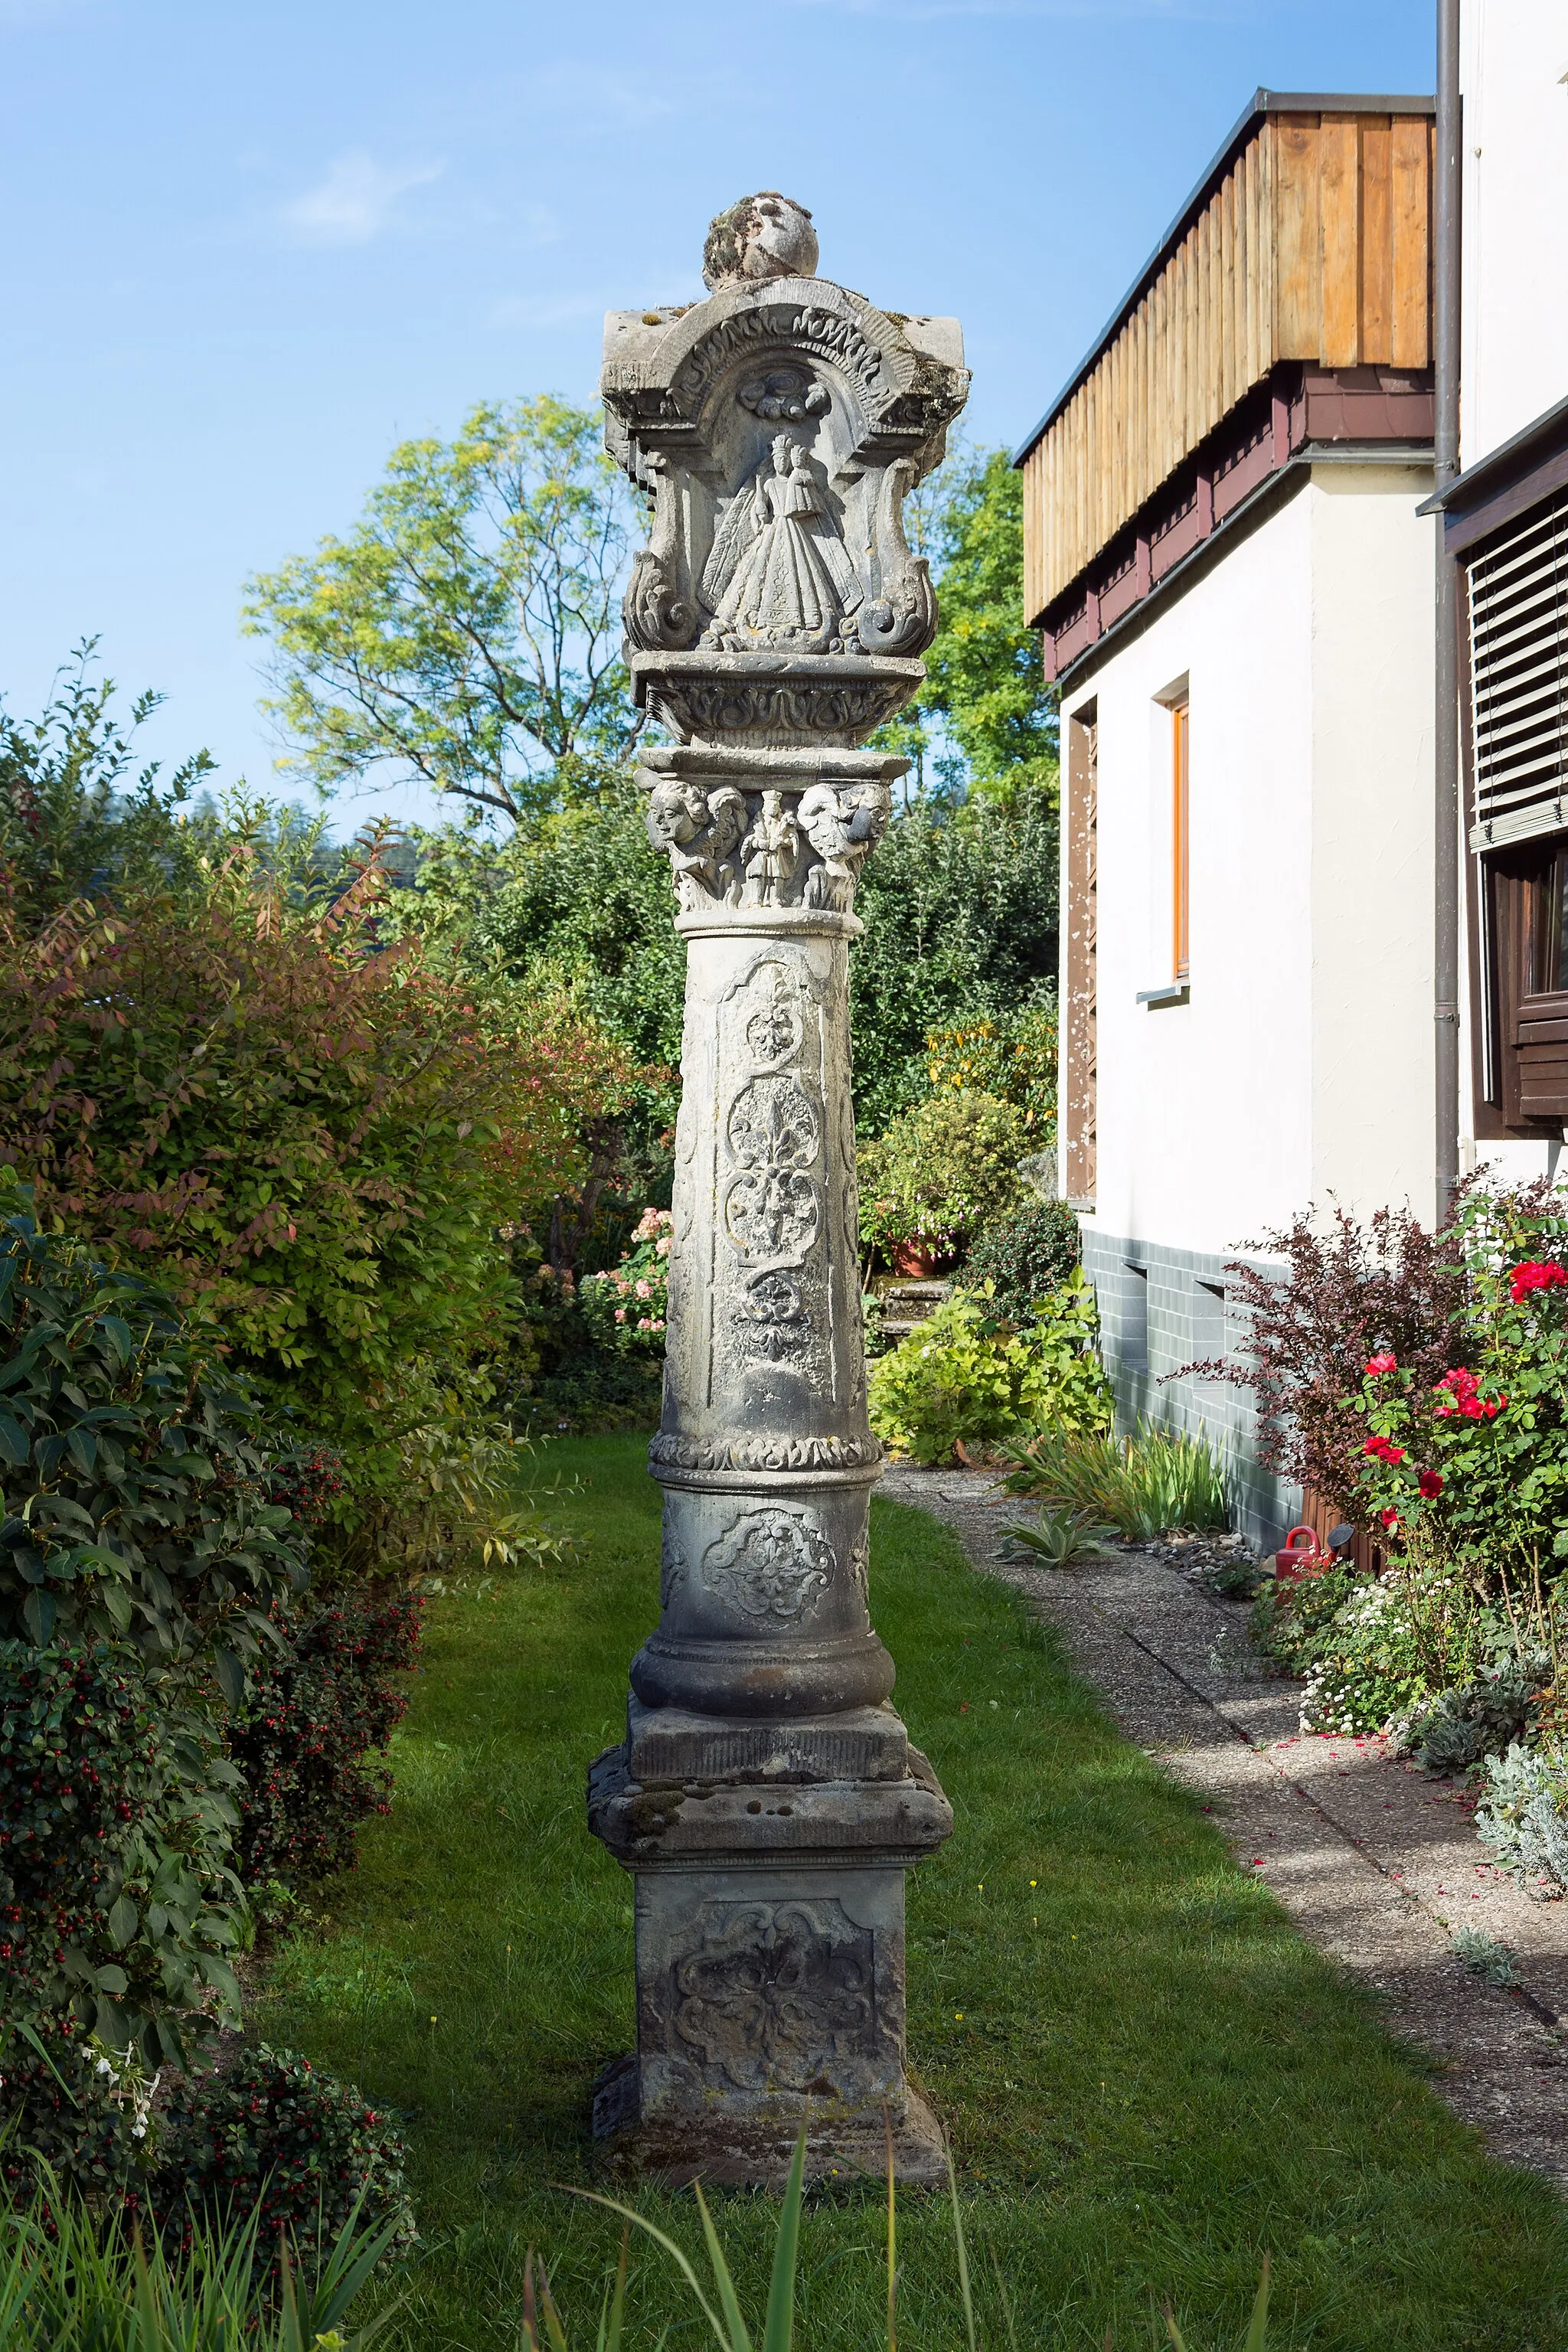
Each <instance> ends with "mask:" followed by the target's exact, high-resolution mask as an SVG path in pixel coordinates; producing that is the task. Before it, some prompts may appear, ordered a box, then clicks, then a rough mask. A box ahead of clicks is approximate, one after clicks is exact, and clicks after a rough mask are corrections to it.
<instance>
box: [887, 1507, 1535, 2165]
mask: <svg viewBox="0 0 1568 2352" xmlns="http://www.w3.org/2000/svg"><path fill="white" fill-rule="evenodd" d="M881 1491H882V1492H883V1493H884V1494H885V1495H887V1496H889V1497H890V1498H891V1499H892V1500H893V1501H895V1502H900V1503H913V1504H916V1505H918V1506H919V1507H921V1509H922V1510H926V1511H929V1512H931V1515H932V1516H933V1517H936V1518H938V1519H941V1520H942V1521H943V1522H944V1524H945V1525H947V1526H948V1527H950V1528H952V1530H953V1531H954V1533H955V1534H956V1535H957V1536H958V1537H959V1538H960V1539H961V1540H962V1542H963V1545H964V1548H965V1549H966V1550H967V1552H968V1554H969V1557H970V1559H971V1560H972V1561H973V1564H974V1565H975V1567H977V1568H980V1569H983V1570H985V1571H986V1572H987V1573H988V1574H990V1575H993V1576H996V1577H1000V1578H1002V1579H1003V1580H1005V1582H1007V1583H1009V1584H1012V1585H1015V1586H1016V1587H1017V1589H1018V1590H1019V1591H1021V1592H1023V1593H1025V1594H1026V1596H1027V1598H1028V1600H1029V1601H1031V1602H1032V1603H1033V1604H1035V1605H1036V1606H1037V1608H1038V1610H1039V1612H1040V1613H1041V1614H1042V1615H1043V1616H1045V1617H1047V1618H1048V1619H1049V1620H1050V1622H1052V1623H1053V1624H1054V1625H1056V1626H1057V1627H1058V1629H1059V1630H1060V1632H1061V1633H1062V1636H1063V1638H1064V1640H1065V1642H1066V1643H1067V1647H1068V1654H1069V1655H1070V1657H1071V1659H1072V1662H1073V1664H1075V1665H1076V1666H1077V1668H1078V1669H1079V1672H1080V1673H1081V1674H1082V1675H1084V1676H1085V1677H1086V1678H1087V1679H1088V1680H1089V1682H1091V1683H1093V1684H1094V1685H1096V1687H1097V1688H1098V1689H1099V1690H1100V1693H1101V1695H1102V1696H1103V1697H1104V1699H1105V1701H1106V1704H1107V1706H1109V1708H1110V1712H1111V1714H1112V1715H1113V1716H1114V1717H1115V1718H1116V1721H1117V1722H1118V1724H1119V1725H1120V1726H1121V1729H1122V1730H1123V1732H1125V1734H1126V1735H1127V1737H1128V1738H1130V1739H1132V1740H1134V1741H1136V1743H1137V1744H1138V1746H1139V1747H1141V1748H1143V1749H1144V1750H1145V1752H1146V1753H1147V1754H1148V1755H1150V1756H1152V1757H1153V1758H1154V1759H1156V1760H1157V1761H1158V1762H1159V1763H1160V1764H1162V1765H1163V1767H1164V1768H1165V1769H1166V1770H1167V1771H1170V1772H1172V1773H1173V1774H1174V1775H1175V1777H1176V1779H1177V1780H1181V1781H1182V1782H1183V1783H1184V1785H1185V1786H1187V1787H1188V1788H1191V1789H1194V1790H1197V1791H1199V1792H1200V1793H1201V1795H1202V1797H1203V1800H1204V1802H1205V1810H1210V1811H1213V1814H1214V1817H1215V1822H1216V1824H1217V1826H1218V1827H1219V1828H1220V1829H1221V1831H1222V1832H1224V1834H1225V1836H1226V1839H1227V1840H1228V1842H1229V1844H1230V1847H1231V1850H1232V1852H1233V1853H1235V1855H1236V1857H1237V1861H1238V1862H1239V1863H1241V1864H1243V1866H1244V1867H1245V1868H1247V1869H1248V1870H1256V1871H1257V1872H1258V1874H1259V1875H1260V1876H1262V1877H1264V1878H1266V1879H1267V1880H1268V1884H1269V1885H1270V1886H1272V1887H1273V1889H1274V1891H1275V1893H1276V1894H1277V1895H1278V1896H1279V1900H1280V1902H1281V1903H1282V1904H1283V1905H1284V1906H1285V1908H1286V1910H1287V1911H1288V1912H1289V1914H1290V1916H1291V1917H1292V1918H1293V1919H1294V1920H1295V1921H1296V1924H1297V1925H1298V1927H1300V1929H1301V1931H1302V1933H1303V1934H1304V1935H1307V1936H1310V1937H1311V1939H1312V1941H1313V1942H1314V1943H1316V1944H1318V1945H1320V1946H1321V1948H1322V1949H1323V1950H1324V1951H1326V1952H1331V1953H1332V1954H1333V1956H1334V1957H1335V1958H1336V1959H1339V1960H1341V1961H1342V1963H1343V1964H1344V1965H1345V1967H1346V1968H1348V1969H1351V1970H1352V1973H1353V1974H1354V1975H1356V1976H1358V1977H1360V1978H1361V1979H1363V1981H1366V1982H1368V1983H1370V1984H1372V1985H1373V1986H1375V1987H1376V1988H1377V1990H1378V1992H1379V1993H1380V1995H1381V1996H1382V1997H1383V2004H1384V2012H1385V2014H1386V2016H1387V2019H1388V2022H1389V2025H1390V2026H1391V2028H1392V2029H1393V2030H1394V2032H1397V2033H1400V2034H1402V2035H1403V2036H1405V2038H1406V2039H1407V2040H1409V2041H1411V2042H1415V2043H1418V2044H1420V2045H1422V2046H1424V2047H1425V2048H1426V2050H1427V2051H1429V2052H1430V2053H1432V2055H1433V2056H1434V2057H1435V2058H1436V2060H1437V2061H1438V2067H1439V2071H1438V2074H1437V2076H1436V2089H1437V2090H1438V2092H1439V2094H1440V2095H1441V2096H1442V2097H1443V2098H1445V2099H1446V2100H1447V2103H1448V2105H1450V2106H1451V2107H1453V2108H1454V2110H1455V2111H1456V2113H1457V2114H1458V2115H1460V2116H1463V2117H1464V2118H1465V2119H1466V2121H1467V2122H1468V2123H1472V2124H1474V2125H1476V2126H1478V2127H1479V2129H1480V2131H1482V2132H1483V2133H1484V2134H1485V2136H1486V2139H1487V2143H1488V2145H1489V2147H1490V2148H1491V2150H1492V2152H1493V2154H1494V2155H1497V2156H1500V2157H1504V2158H1508V2159H1509V2160H1510V2161H1511V2162H1513V2163H1516V2164H1526V2165H1530V2166H1531V2167H1533V2168H1534V2169H1536V2170H1537V2171H1540V2172H1544V2173H1547V2174H1549V2175H1550V2176H1551V2177H1552V2179H1554V2180H1556V2181H1557V2182H1558V2183H1559V2185H1560V2186H1562V2187H1563V2188H1564V2189H1568V1902H1554V1903H1546V1902H1535V1901H1532V1900H1531V1898H1530V1897H1529V1896H1528V1895H1525V1894H1524V1893H1523V1892H1522V1891H1521V1888H1520V1886H1519V1885H1518V1883H1517V1881H1516V1880H1515V1879H1514V1878H1513V1877H1512V1876H1511V1875H1510V1874H1505V1873H1503V1872H1501V1871H1499V1870H1497V1869H1495V1868H1494V1867H1493V1866H1492V1865H1491V1864H1489V1861H1488V1859H1487V1849H1486V1848H1485V1847H1484V1846H1482V1845H1481V1844H1480V1843H1479V1841H1478V1839H1477V1837H1476V1834H1475V1831H1474V1829H1473V1827H1472V1826H1471V1822H1470V1812H1469V1806H1468V1801H1467V1799H1466V1795H1465V1791H1464V1790H1463V1789H1462V1787H1460V1786H1459V1785H1458V1784H1457V1783H1455V1782H1452V1781H1447V1780H1433V1779H1430V1778H1428V1777H1427V1776H1426V1774H1425V1773H1422V1772H1419V1771H1417V1770H1416V1769H1415V1766H1413V1765H1410V1764H1407V1763H1405V1762H1403V1761H1402V1760H1401V1759H1399V1758H1397V1757H1395V1756H1394V1755H1391V1754H1390V1753H1389V1751H1388V1748H1387V1747H1386V1745H1385V1743H1384V1742H1383V1741H1382V1740H1378V1739H1354V1738H1342V1737H1341V1738H1335V1737H1331V1736H1326V1735H1325V1736H1318V1735H1313V1734H1305V1735H1303V1734H1302V1732H1301V1731H1300V1727H1299V1723H1298V1714H1297V1709H1298V1704H1299V1698H1300V1684H1298V1683H1294V1682H1286V1681H1281V1680H1276V1679H1271V1678H1266V1677H1265V1676H1264V1675H1263V1672H1262V1668H1261V1663H1260V1661H1259V1658H1258V1653H1257V1652H1256V1650H1255V1648H1254V1646H1253V1644H1252V1643H1251V1640H1250V1638H1249V1636H1248V1633H1247V1608H1246V1604H1245V1603H1240V1602H1227V1601H1221V1600H1219V1599H1216V1598H1215V1596H1214V1595H1213V1594H1212V1593H1210V1592H1208V1591H1205V1590H1204V1589H1203V1588H1202V1587H1201V1586H1200V1585H1199V1584H1197V1583H1195V1582H1194V1580H1193V1577H1192V1576H1191V1574H1189V1573H1186V1572H1184V1571H1183V1570H1181V1569H1179V1568H1177V1567H1174V1566H1173V1565H1171V1564H1170V1562H1169V1560H1168V1559H1166V1558H1165V1557H1164V1556H1163V1553H1162V1552H1159V1551H1146V1550H1127V1551H1118V1552H1117V1553H1116V1554H1115V1555H1114V1556H1112V1557H1111V1558H1109V1559H1105V1560H1103V1561H1099V1562H1094V1563H1090V1564H1089V1565H1086V1566H1081V1567H1077V1568H1073V1569H1070V1570H1052V1569H1046V1568H1037V1567H1034V1566H1031V1565H1027V1564H1025V1563H1023V1562H1019V1561H1015V1560H998V1559H995V1558H994V1550H995V1547H996V1544H997V1542H998V1540H999V1538H1000V1536H1001V1532H1002V1530H1003V1528H1005V1525H1006V1524H1007V1522H1008V1520H1009V1519H1011V1518H1013V1517H1018V1516H1020V1514H1021V1513H1022V1511H1023V1510H1025V1509H1026V1506H1021V1505H1020V1504H1018V1503H1017V1502H1016V1501H1014V1500H1013V1499H1012V1498H1011V1497H1009V1496H1001V1495H998V1494H997V1493H996V1492H995V1490H994V1485H993V1482H992V1481H991V1480H990V1479H989V1478H987V1477H986V1476H985V1475H984V1474H983V1473H964V1472H962V1471H953V1470H942V1471H929V1470H916V1469H912V1468H910V1467H907V1466H903V1465H900V1466H899V1467H897V1468H893V1469H890V1470H889V1471H888V1473H887V1474H886V1475H885V1476H884V1478H883V1481H882V1487H881ZM1463 1927H1475V1928H1479V1929H1480V1930H1481V1931H1482V1932H1483V1933H1484V1934H1486V1935H1488V1936H1489V1937H1494V1938H1495V1939H1496V1940H1497V1942H1499V1943H1500V1944H1504V1945H1507V1946H1508V1947H1509V1948H1510V1951H1511V1952H1512V1953H1513V1955H1514V1961H1515V1966H1516V1969H1517V1971H1518V1974H1519V1976H1520V1979H1521V1983H1520V1985H1519V1986H1518V1987H1517V1988H1515V1989H1512V1990H1501V1989H1500V1988H1498V1987H1495V1986H1491V1985H1489V1984H1487V1983H1486V1982H1485V1981H1484V1980H1483V1979H1480V1978H1479V1977H1477V1976H1475V1975H1474V1974H1473V1973H1472V1972H1471V1971H1470V1970H1469V1969H1466V1968H1465V1967H1464V1966H1463V1965H1462V1964H1461V1962H1460V1961H1459V1960H1458V1959H1457V1958H1455V1956H1454V1951H1453V1944H1452V1937H1453V1935H1454V1933H1455V1931H1456V1930H1458V1929H1460V1928H1463ZM1559 2019H1561V2020H1562V2021H1563V2026H1562V2029H1561V2030H1560V2028H1559Z"/></svg>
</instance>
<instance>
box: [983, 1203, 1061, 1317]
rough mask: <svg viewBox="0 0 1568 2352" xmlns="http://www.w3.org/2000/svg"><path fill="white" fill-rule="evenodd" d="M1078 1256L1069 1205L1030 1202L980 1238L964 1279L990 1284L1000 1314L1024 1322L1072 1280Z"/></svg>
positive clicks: (989, 1228)
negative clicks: (1057, 1290) (1059, 1288)
mask: <svg viewBox="0 0 1568 2352" xmlns="http://www.w3.org/2000/svg"><path fill="white" fill-rule="evenodd" d="M1082 1255H1083V1244H1082V1241H1081V1239H1080V1236H1079V1229H1078V1219H1077V1218H1076V1217H1075V1216H1074V1214H1073V1213H1072V1211H1071V1210H1070V1209H1069V1208H1068V1205H1067V1202H1065V1201H1040V1200H1036V1199H1034V1198H1030V1199H1028V1200H1026V1201H1021V1202H1019V1204H1018V1206H1017V1207H1016V1209H1015V1210H1014V1211H1013V1213H1012V1214H1011V1215H1010V1216H1006V1217H1004V1218H1003V1220H1002V1222H1001V1223H1000V1224H995V1225H992V1226H990V1227H988V1228H987V1229H986V1231H985V1232H984V1233H983V1234H981V1235H980V1237H979V1239H978V1240H977V1241H976V1243H975V1244H974V1246H973V1249H972V1250H971V1251H970V1253H969V1255H968V1257H967V1258H966V1259H965V1261H964V1266H963V1278H964V1280H965V1281H966V1282H969V1283H975V1284H981V1283H989V1284H990V1285H991V1289H992V1294H993V1296H994V1298H995V1301H996V1304H997V1306H998V1307H1000V1308H1001V1309H1002V1311H1003V1313H1004V1314H1007V1315H1011V1316H1012V1317H1013V1318H1015V1320H1016V1321H1017V1322H1020V1323H1027V1322H1032V1321H1033V1320H1034V1318H1035V1314H1036V1311H1037V1308H1038V1307H1040V1305H1041V1302H1042V1301H1046V1302H1048V1300H1049V1298H1050V1295H1051V1293H1052V1292H1053V1291H1054V1290H1056V1289H1057V1288H1058V1286H1060V1285H1061V1284H1062V1283H1064V1282H1067V1281H1069V1280H1070V1279H1071V1277H1072V1276H1073V1275H1074V1274H1075V1273H1076V1271H1077V1269H1078V1266H1079V1261H1080V1259H1081V1258H1082ZM1046 1311H1047V1312H1048V1311H1049V1310H1048V1305H1047V1309H1046Z"/></svg>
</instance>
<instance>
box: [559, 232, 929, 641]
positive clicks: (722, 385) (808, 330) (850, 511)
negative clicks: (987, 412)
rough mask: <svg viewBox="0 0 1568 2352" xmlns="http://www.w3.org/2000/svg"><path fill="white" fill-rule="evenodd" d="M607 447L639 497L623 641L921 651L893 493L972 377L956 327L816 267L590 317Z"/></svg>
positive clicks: (920, 460) (925, 600) (921, 595)
mask: <svg viewBox="0 0 1568 2352" xmlns="http://www.w3.org/2000/svg"><path fill="white" fill-rule="evenodd" d="M603 383H604V395H605V411H606V432H605V440H606V446H608V448H609V450H610V452H611V454H612V456H614V457H616V459H617V460H618V462H619V463H620V464H621V465H622V466H624V467H626V471H627V472H628V473H629V474H630V475H631V476H632V478H633V479H634V480H635V481H637V483H638V484H639V485H640V486H641V487H642V488H645V489H647V490H649V491H650V492H651V493H652V497H653V501H654V514H653V523H652V529H651V532H650V536H649V541H648V545H647V547H646V548H645V549H644V550H643V551H642V553H641V554H640V555H639V556H638V558H637V565H636V568H635V571H634V573H633V578H632V581H631V584H630V586H629V588H628V590H627V593H626V637H627V642H628V646H630V647H631V648H633V649H635V650H637V651H642V652H647V653H660V652H663V653H668V652H682V651H687V650H689V649H691V648H696V647H701V648H703V649H705V650H709V651H713V652H718V653H721V654H725V655H730V656H734V655H737V654H739V655H746V654H751V653H757V654H762V655H765V656H771V657H773V658H776V657H777V656H780V655H784V656H791V657H800V656H806V657H810V656H826V657H829V658H833V659H836V660H842V659H843V658H844V657H845V656H851V657H855V656H864V655H868V654H884V655H894V656H903V657H908V656H912V655H917V654H919V653H920V652H921V650H922V649H923V648H924V647H925V646H927V645H928V644H929V643H930V641H931V636H932V635H933V634H934V632H935V627H936V608H935V604H934V600H933V598H932V595H931V583H930V581H929V579H928V577H927V574H926V567H925V563H924V562H923V560H922V559H920V558H917V557H914V556H912V555H911V554H910V550H909V547H908V544H907V542H906V541H905V537H904V530H903V519H902V509H903V502H904V499H905V498H906V497H907V496H908V494H909V492H910V490H911V489H912V488H914V486H915V484H916V483H917V482H919V481H920V480H921V479H922V478H923V477H924V476H925V475H926V474H927V473H929V472H930V471H931V467H933V466H935V465H937V464H938V463H940V461H941V458H942V454H943V451H944V449H945V446H946V433H947V427H948V425H950V423H951V422H952V418H953V417H954V416H955V415H957V414H958V411H959V410H960V409H961V408H962V406H963V401H964V397H965V394H966V393H967V389H968V383H969V379H968V375H967V373H966V372H965V370H964V368H963V360H962V343H961V341H960V337H959V333H958V329H957V325H956V322H954V321H952V320H894V319H892V318H890V317H889V315H888V314H887V313H886V312H883V311H880V310H876V309H874V308H873V306H872V305H871V304H870V303H869V302H868V301H867V300H866V299H864V297H863V296H861V295H858V294H853V293H850V292H848V291H847V290H846V289H844V288H843V287H839V286H835V285H832V284H830V283H829V282H828V281H827V280H826V279H822V278H783V279H774V280H773V281H771V282H769V283H767V284H765V285H762V286H756V287H745V288H742V287H726V288H724V289H721V291H720V292H719V293H717V294H716V295H714V296H713V297H712V299H710V300H709V301H706V302H701V303H697V304H694V305H693V306H691V307H690V308H689V309H686V310H668V311H647V312H636V311H613V312H612V313H611V314H610V316H609V318H608V319H607V320H606V321H605V371H604V380H603Z"/></svg>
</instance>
